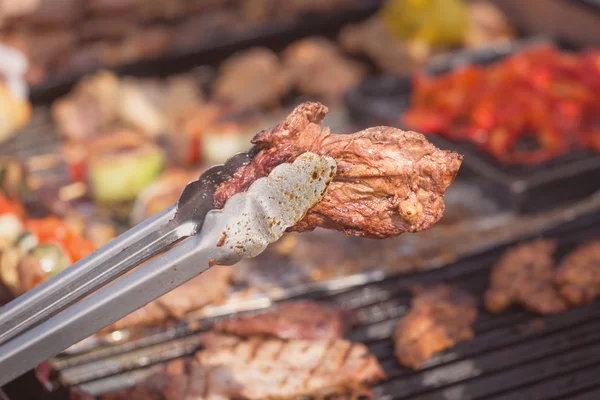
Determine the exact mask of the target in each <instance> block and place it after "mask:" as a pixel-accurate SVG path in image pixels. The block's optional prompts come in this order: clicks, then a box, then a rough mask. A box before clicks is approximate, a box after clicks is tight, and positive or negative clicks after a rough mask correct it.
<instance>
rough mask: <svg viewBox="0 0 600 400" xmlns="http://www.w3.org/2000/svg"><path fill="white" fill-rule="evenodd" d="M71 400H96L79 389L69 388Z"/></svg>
mask: <svg viewBox="0 0 600 400" xmlns="http://www.w3.org/2000/svg"><path fill="white" fill-rule="evenodd" d="M69 399H70V400H94V396H91V395H89V394H88V393H86V392H84V391H83V390H81V389H79V388H69Z"/></svg>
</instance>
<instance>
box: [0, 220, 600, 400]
mask: <svg viewBox="0 0 600 400" xmlns="http://www.w3.org/2000/svg"><path fill="white" fill-rule="evenodd" d="M544 236H545V237H549V238H554V239H556V240H558V243H559V249H558V257H559V258H560V257H562V256H564V254H565V253H567V252H568V251H570V250H572V249H573V248H574V247H575V246H576V245H578V244H580V243H581V242H583V241H587V240H592V239H597V238H600V229H598V228H594V227H588V228H585V229H579V230H577V231H576V232H574V231H573V230H570V229H564V228H560V229H555V230H554V231H552V232H549V233H548V234H546V235H544ZM504 250H505V248H498V249H496V250H493V251H491V252H487V253H485V254H481V255H479V256H473V257H469V258H467V259H465V260H462V261H460V262H457V263H455V264H452V265H449V266H447V267H446V268H442V269H437V270H433V271H427V272H421V273H416V274H411V275H406V276H400V277H393V278H389V279H386V280H384V281H381V282H378V283H374V284H367V285H362V286H358V287H354V288H350V289H346V290H340V291H335V290H333V291H320V292H314V293H312V294H310V295H306V296H302V297H308V298H312V299H315V300H319V301H323V302H326V303H330V304H335V305H339V306H342V307H347V308H351V309H354V310H356V311H357V317H358V320H359V326H358V327H357V328H356V329H354V330H353V331H352V332H350V334H349V338H350V339H351V340H353V341H357V342H363V343H365V344H367V345H368V347H369V348H370V350H371V351H372V352H373V354H374V355H375V356H377V358H378V359H379V360H380V362H381V364H382V366H383V368H384V369H385V372H386V373H387V375H388V379H387V380H386V381H385V382H383V383H381V384H379V385H377V386H375V387H374V388H373V392H374V394H375V396H376V398H378V399H424V400H425V399H427V400H429V399H444V400H448V399H457V400H458V399H460V400H466V399H483V398H485V399H495V400H496V399H498V400H499V399H511V400H512V399H528V400H529V399H540V400H541V399H548V400H549V399H566V398H572V399H595V398H597V397H596V396H597V395H598V394H600V375H599V372H600V364H599V362H598V360H599V359H600V358H599V357H600V345H599V344H598V342H599V339H600V333H599V332H600V329H599V328H600V302H598V301H596V302H595V303H593V304H590V305H586V306H582V307H577V308H574V309H571V310H569V311H567V312H566V313H563V314H559V315H555V316H549V317H539V316H536V315H533V314H531V313H528V312H526V311H524V310H522V309H521V308H519V307H514V308H512V309H511V310H510V311H508V312H506V313H502V314H498V315H491V314H489V313H486V312H482V313H481V314H480V316H479V318H478V320H477V323H476V325H475V337H474V339H473V340H470V341H467V342H462V343H459V344H458V345H457V346H455V347H453V348H451V349H449V350H446V351H444V352H442V353H440V354H438V355H436V356H434V357H433V358H432V359H431V360H429V361H428V362H426V364H425V365H424V366H423V367H422V369H421V370H419V371H417V372H414V371H412V370H409V369H407V368H404V367H401V366H400V365H399V364H398V362H397V361H396V359H395V357H394V355H393V343H392V340H391V334H392V331H393V329H394V327H395V325H396V322H397V320H398V318H400V317H401V316H402V315H404V314H405V313H406V311H407V310H408V307H409V303H410V299H411V295H410V287H411V286H413V285H414V284H423V285H431V284H434V283H439V282H446V283H449V284H451V285H455V286H456V287H459V288H462V289H464V290H466V291H468V292H470V293H472V294H474V295H476V296H477V297H478V299H479V300H481V298H482V294H483V291H484V290H485V289H486V287H487V285H488V275H489V270H490V268H491V266H492V265H493V264H494V263H495V261H496V260H497V259H498V258H499V257H500V255H501V254H502V252H503V251H504ZM211 322H214V321H205V324H204V325H203V326H202V327H201V329H192V328H191V327H188V328H187V329H182V328H180V329H179V330H177V329H173V330H171V332H170V335H163V336H162V337H159V336H157V337H155V338H154V340H152V339H145V341H139V342H137V343H129V344H124V345H122V346H115V347H112V348H104V349H95V350H93V351H91V352H88V353H86V354H80V355H75V356H61V357H59V358H58V359H56V360H55V361H53V362H52V363H51V366H52V368H53V369H54V372H53V375H54V376H53V379H54V383H55V384H57V385H58V386H65V385H78V386H80V387H81V388H83V389H85V390H87V391H89V392H91V393H93V394H96V395H97V394H100V393H103V392H106V391H112V390H116V389H119V388H122V387H124V386H128V385H131V384H133V383H135V382H136V381H139V380H141V379H143V378H144V377H145V376H147V375H148V374H150V373H151V372H152V371H153V370H154V369H153V365H154V364H156V363H159V362H162V361H165V360H169V359H173V358H177V357H180V356H183V355H189V354H191V353H193V352H195V351H196V350H197V349H198V347H199V345H198V332H199V331H201V330H203V329H205V328H208V327H209V326H210V324H211ZM25 379H26V378H22V382H23V381H24V380H25ZM30 379H33V378H31V377H30ZM18 383H19V382H14V383H13V384H12V385H11V386H9V387H8V388H7V392H9V393H15V392H16V390H15V387H16V385H17V384H18ZM19 391H20V393H23V392H22V389H20V390H19ZM65 393H66V392H62V391H61V390H58V391H56V392H54V394H53V396H55V397H53V398H57V399H61V398H62V399H65V398H66V394H65ZM47 396H48V394H47ZM10 398H12V397H10ZM14 398H23V397H14ZM28 398H29V397H28Z"/></svg>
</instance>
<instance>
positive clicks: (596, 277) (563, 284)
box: [555, 241, 600, 304]
mask: <svg viewBox="0 0 600 400" xmlns="http://www.w3.org/2000/svg"><path fill="white" fill-rule="evenodd" d="M555 283H556V285H557V287H558V291H559V292H560V294H561V296H562V297H563V298H564V299H565V300H566V301H567V302H569V303H570V304H583V303H590V302H592V301H594V299H595V298H596V297H597V296H598V294H600V241H594V242H590V243H586V244H584V245H582V246H580V247H578V248H577V249H575V250H574V251H572V252H571V253H570V254H568V255H567V256H566V257H565V258H564V259H563V260H562V262H561V263H560V265H559V266H558V270H557V271H556V278H555Z"/></svg>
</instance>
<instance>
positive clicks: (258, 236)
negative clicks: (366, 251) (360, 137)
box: [0, 153, 336, 386]
mask: <svg viewBox="0 0 600 400" xmlns="http://www.w3.org/2000/svg"><path fill="white" fill-rule="evenodd" d="M246 160H247V159H246ZM242 161H243V159H242V158H240V162H242ZM335 170H336V164H335V161H334V160H333V159H332V158H330V157H324V156H319V155H316V154H312V153H306V154H303V155H301V156H300V157H298V159H296V160H295V161H294V162H293V163H292V164H283V165H279V166H277V167H276V168H275V169H274V170H273V171H272V172H271V174H269V176H268V177H266V178H261V179H258V180H257V181H256V182H254V183H253V184H252V185H251V186H250V188H249V189H248V190H247V191H246V192H243V193H239V194H236V195H234V196H233V197H231V198H230V199H229V200H228V201H227V203H226V204H225V207H224V208H223V209H222V210H210V209H212V204H213V202H212V201H213V199H212V196H213V194H214V186H213V189H212V190H210V191H207V192H205V191H204V190H203V188H204V186H203V185H201V184H199V185H200V186H196V187H195V186H194V183H193V184H192V186H188V188H190V190H189V191H188V190H187V189H186V190H184V192H183V194H182V196H181V198H180V204H179V205H178V207H177V208H176V209H175V207H172V208H171V209H169V210H168V211H166V212H164V213H163V214H161V215H160V216H158V217H156V218H153V219H151V220H150V221H148V222H147V223H146V224H143V226H142V227H138V228H136V229H134V231H133V233H132V234H133V235H138V234H139V235H140V236H142V239H141V240H142V242H141V243H142V244H144V246H139V245H138V246H139V247H140V248H139V249H138V248H137V247H134V249H137V250H138V251H141V252H142V253H143V254H150V253H152V252H154V251H155V250H157V249H160V248H163V246H164V243H163V241H162V240H158V243H160V244H156V242H157V241H156V240H154V241H153V242H152V243H154V244H149V243H150V241H149V239H148V236H144V235H142V232H144V231H145V230H146V229H151V228H152V227H156V226H157V225H158V223H159V222H160V221H161V220H164V219H166V218H168V217H169V216H171V215H172V216H173V217H172V219H170V220H169V221H174V220H175V221H179V223H178V224H177V226H179V227H185V229H183V232H182V233H179V234H177V235H175V236H172V237H170V239H169V240H172V239H173V238H177V237H178V235H191V236H190V237H188V238H187V239H184V240H183V241H182V242H181V243H180V244H178V245H177V246H176V247H175V248H173V249H171V250H169V251H167V252H165V253H164V254H161V255H159V256H158V257H156V258H154V259H152V260H150V261H149V262H148V263H146V264H145V265H144V266H142V267H141V268H139V269H137V270H135V271H132V272H131V273H129V274H127V275H126V276H124V277H122V278H121V279H118V280H116V281H115V282H113V283H112V284H111V285H109V286H108V287H104V288H101V289H100V290H97V291H95V292H94V293H92V294H89V293H90V292H89V291H87V290H89V289H90V288H91V287H92V286H94V285H95V283H94V284H91V285H90V284H88V286H87V287H88V289H87V290H86V292H85V293H82V295H83V296H85V295H86V294H89V295H88V296H87V297H85V298H83V299H82V300H81V301H79V302H77V303H76V304H73V301H75V300H73V299H76V298H77V297H78V295H70V296H69V301H70V303H69V304H72V305H71V306H70V307H69V308H67V309H66V310H64V311H62V312H61V313H60V315H57V316H52V313H53V311H54V308H52V307H61V306H62V305H63V304H64V303H66V302H64V303H63V302H59V301H58V300H60V299H57V298H56V294H55V293H51V292H42V294H44V295H45V297H46V298H47V299H48V300H49V301H52V302H53V306H52V307H46V308H44V310H43V311H42V312H41V313H38V314H37V315H38V321H39V316H40V315H48V316H49V317H48V320H45V321H41V323H39V324H38V325H37V326H34V327H33V328H31V329H28V330H26V331H24V332H23V333H22V334H20V335H19V336H17V337H14V338H13V339H11V340H9V341H8V342H6V343H4V344H2V345H1V346H0V386H1V385H3V384H5V383H7V382H10V380H12V379H14V378H15V377H17V376H19V375H20V374H22V373H24V372H26V371H27V370H28V369H30V368H32V367H34V366H36V365H38V364H39V363H40V362H42V361H43V360H46V359H48V358H50V357H52V356H54V355H56V354H58V353H59V352H61V351H62V350H64V349H65V348H67V347H69V346H70V345H72V344H74V343H77V342H79V341H80V340H83V339H85V338H86V337H88V336H89V335H92V334H94V333H96V332H97V331H98V330H100V329H102V328H103V327H106V326H108V325H110V324H111V323H113V322H114V321H117V320H119V319H120V318H123V317H124V316H126V315H127V314H129V313H131V312H133V311H134V310H137V309H138V308H140V307H142V306H143V305H144V304H147V303H149V302H150V301H152V300H154V299H156V298H158V297H160V296H162V295H163V294H165V293H167V292H169V291H170V290H173V289H174V288H176V287H177V286H180V285H182V284H183V283H185V282H187V281H188V280H190V279H192V278H194V277H195V276H197V275H198V274H200V273H202V272H204V271H205V270H207V269H208V268H210V267H211V266H213V265H216V264H222V265H231V264H235V263H236V262H238V261H239V260H240V259H242V258H244V257H254V256H256V255H258V254H260V253H261V252H262V251H263V250H264V249H265V248H266V246H267V245H268V244H269V243H272V242H274V241H275V240H277V239H278V238H279V237H281V235H282V234H283V233H284V232H285V230H286V229H287V228H288V227H290V226H292V225H294V224H295V223H297V222H298V221H299V220H300V219H301V218H302V217H303V216H304V213H305V212H306V211H307V210H308V209H310V208H311V207H312V206H314V205H315V204H316V203H317V202H318V201H320V200H321V199H322V198H323V196H324V195H325V192H326V190H327V187H328V185H329V182H331V180H332V179H333V176H334V175H335ZM204 176H205V175H203V177H204ZM209 176H210V175H209ZM228 176H231V174H229V173H226V172H224V171H223V170H222V169H221V170H219V169H216V170H214V176H212V177H210V179H209V180H210V182H211V184H213V185H217V184H218V182H220V181H222V180H223V179H226V178H227V177H228ZM186 196H189V197H186ZM204 206H206V207H209V211H208V212H205V210H204V209H203V208H202V207H204ZM188 207H190V208H191V209H188ZM173 210H174V211H173ZM173 213H174V214H173ZM179 213H181V214H179ZM179 215H180V216H179ZM188 215H193V216H194V219H193V220H191V221H192V222H188V221H190V220H188V218H187V216H188ZM199 216H200V217H201V225H198V224H196V222H195V221H197V219H196V218H197V217H199ZM178 218H182V219H178ZM169 224H170V222H168V223H167V226H168V225H169ZM200 227H201V228H202V230H201V231H200V232H197V231H198V229H199V228H200ZM160 231H162V229H160V228H159V232H160ZM165 232H166V231H165ZM150 237H151V238H152V235H150ZM161 237H163V236H161ZM128 241H130V239H129V236H125V237H124V238H121V239H117V242H118V243H117V245H114V246H113V247H110V246H109V250H110V251H113V252H115V251H117V256H118V255H121V256H122V254H121V253H122V252H127V251H128V249H129V248H131V246H135V245H136V244H138V243H140V242H139V241H134V244H132V245H130V246H121V248H123V250H121V251H119V243H123V242H128ZM146 245H148V246H149V249H148V247H145V246H146ZM111 249H112V250H111ZM103 254H104V253H102V252H98V253H95V254H94V255H92V259H93V262H92V263H90V264H91V265H90V264H86V263H80V264H79V268H80V269H85V268H87V269H88V270H86V271H84V273H83V274H81V275H75V276H74V278H75V279H74V280H72V281H71V283H72V282H77V281H78V279H80V277H82V276H84V275H85V274H86V273H87V272H88V271H90V270H93V269H94V268H97V267H96V266H95V265H94V261H98V260H100V261H102V263H101V264H100V265H103V267H102V268H105V267H106V265H104V263H106V264H109V263H110V262H111V260H114V259H115V258H114V257H110V256H109V257H107V258H106V257H104V255H103ZM136 254H137V255H136V256H135V257H130V258H127V260H125V261H123V262H122V264H121V268H122V269H125V268H132V267H134V266H135V265H131V264H130V263H131V260H132V259H133V258H139V257H142V256H141V255H139V253H136ZM82 261H86V259H84V260H82ZM75 266H76V265H75ZM75 266H73V267H70V268H69V269H71V268H74V267H75ZM69 269H67V270H69ZM110 271H111V272H110V273H108V274H107V275H108V276H113V275H115V273H116V272H117V271H115V270H114V269H111V270H110ZM98 272H99V273H102V272H103V271H102V270H100V271H98ZM123 272H124V271H123ZM60 275H61V274H59V275H57V278H58V277H60ZM67 276H68V275H67ZM68 277H69V276H68ZM70 279H73V277H72V276H71V277H70ZM103 279H104V280H106V279H107V278H103ZM48 282H51V283H52V284H53V285H54V286H51V285H47V284H44V285H43V286H45V287H46V288H48V287H57V286H56V285H59V284H60V283H61V281H60V280H58V281H57V280H56V279H52V280H50V281H48ZM41 286H42V285H41ZM46 290H49V289H46ZM63 292H64V291H63ZM38 293H39V292H38ZM78 293H79V292H78ZM38 296H40V295H39V294H37V295H36V296H34V297H33V298H34V300H33V304H36V301H37V300H39V299H40V298H43V297H38ZM28 298H31V297H29V296H27V295H25V302H27V299H28ZM19 304H26V303H22V302H19V303H18V304H17V305H19ZM13 307H14V305H13ZM19 307H23V306H22V305H21V306H19ZM22 311H23V312H27V309H26V308H25V309H22ZM14 315H17V316H19V315H20V314H18V313H16V314H14ZM25 315H26V314H25ZM29 323H30V322H29Z"/></svg>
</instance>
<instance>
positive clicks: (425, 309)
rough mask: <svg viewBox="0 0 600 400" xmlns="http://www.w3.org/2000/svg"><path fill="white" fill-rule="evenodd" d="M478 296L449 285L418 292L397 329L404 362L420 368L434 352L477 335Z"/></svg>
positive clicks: (398, 354)
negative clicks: (474, 325) (475, 324)
mask: <svg viewBox="0 0 600 400" xmlns="http://www.w3.org/2000/svg"><path fill="white" fill-rule="evenodd" d="M476 318H477V307H476V305H475V298H474V297H473V296H471V295H469V294H468V293H465V292H462V291H460V290H458V289H455V288H451V287H448V286H445V285H439V286H435V287H432V288H429V289H426V290H423V291H421V293H418V294H417V296H416V297H415V298H414V299H413V301H412V304H411V309H410V311H409V312H408V314H406V315H405V316H404V317H403V318H402V319H401V320H400V322H399V323H398V326H397V327H396V330H395V332H394V342H395V353H396V357H398V360H399V361H400V363H401V364H403V365H405V366H407V367H410V368H413V369H418V368H419V367H420V366H421V364H423V362H425V361H427V360H428V359H429V358H430V357H431V356H432V355H434V354H435V353H437V352H440V351H442V350H445V349H448V348H450V347H452V346H454V345H456V344H457V343H459V342H462V341H465V340H469V339H471V338H472V337H473V327H472V326H473V324H474V323H475V319H476Z"/></svg>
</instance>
